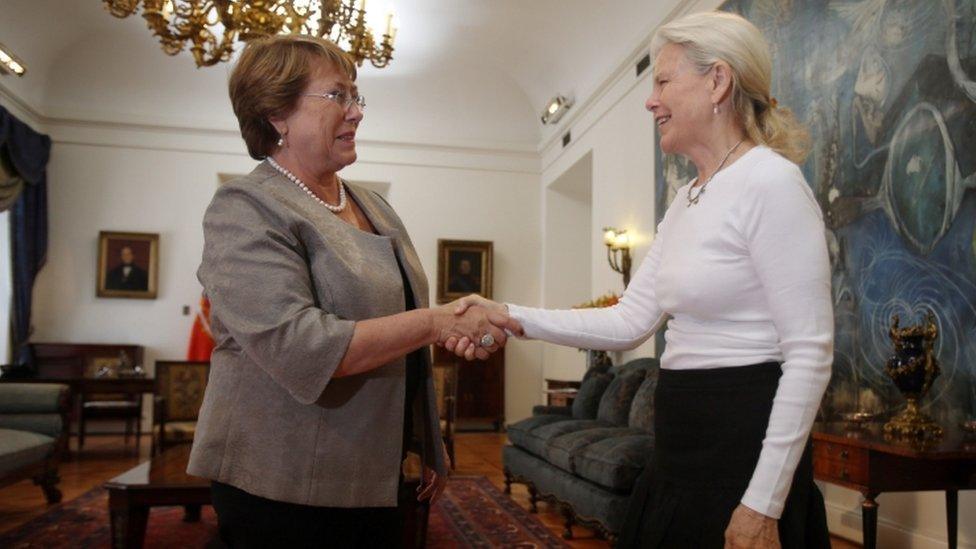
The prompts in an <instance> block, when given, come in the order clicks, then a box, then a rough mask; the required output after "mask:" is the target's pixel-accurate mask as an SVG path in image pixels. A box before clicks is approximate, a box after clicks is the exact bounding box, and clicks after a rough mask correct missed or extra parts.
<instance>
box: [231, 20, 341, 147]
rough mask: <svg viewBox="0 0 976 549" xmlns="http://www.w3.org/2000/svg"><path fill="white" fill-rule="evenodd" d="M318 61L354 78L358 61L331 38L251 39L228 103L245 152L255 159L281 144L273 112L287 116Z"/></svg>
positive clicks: (236, 71) (233, 75)
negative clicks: (235, 116) (273, 120)
mask: <svg viewBox="0 0 976 549" xmlns="http://www.w3.org/2000/svg"><path fill="white" fill-rule="evenodd" d="M314 61H325V62H327V63H330V64H332V65H333V66H334V67H335V68H337V69H339V70H340V71H342V72H344V73H346V75H347V76H349V78H351V79H352V80H356V65H355V63H353V61H352V59H351V58H350V57H349V55H348V54H346V52H344V51H342V50H341V49H340V48H339V46H336V45H335V43H333V42H332V41H330V40H326V39H324V38H317V37H314V36H308V35H304V34H279V35H275V36H268V37H263V38H256V39H254V40H251V41H250V42H248V44H247V46H246V47H245V48H244V51H243V52H242V53H241V58H240V59H239V60H238V61H237V65H236V66H235V67H234V70H233V72H231V75H230V82H229V85H228V88H229V91H230V102H231V105H233V107H234V114H235V115H237V121H238V123H239V124H240V126H241V137H243V138H244V143H246V144H247V152H248V153H250V155H251V157H252V158H254V159H256V160H262V159H264V158H266V157H268V156H270V155H271V153H272V152H274V150H275V148H276V147H277V144H276V143H277V142H278V138H279V137H280V136H279V135H278V131H277V130H276V129H275V127H274V126H273V125H271V122H270V119H271V118H272V117H275V116H287V114H288V113H290V112H291V111H292V110H293V109H294V108H295V105H296V104H297V103H298V98H299V96H300V94H301V93H302V91H303V90H304V89H305V87H306V86H307V85H308V81H309V78H311V75H312V70H313V69H314V68H315V64H314Z"/></svg>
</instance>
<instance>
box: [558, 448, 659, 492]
mask: <svg viewBox="0 0 976 549" xmlns="http://www.w3.org/2000/svg"><path fill="white" fill-rule="evenodd" d="M653 449H654V437H652V436H651V435H648V434H640V435H625V436H616V437H609V438H606V439H604V440H601V441H598V442H594V443H593V444H590V445H589V446H586V447H584V448H581V449H580V450H579V451H578V452H576V454H575V455H574V456H573V469H574V472H575V473H576V474H577V475H579V476H581V477H583V478H585V479H586V480H589V481H590V482H593V483H596V484H599V485H600V486H604V487H606V488H608V489H610V490H615V491H618V492H630V491H631V490H632V489H633V487H634V481H636V480H637V477H638V476H639V475H640V474H641V471H643V470H644V467H645V466H646V465H647V464H648V462H650V460H651V452H652V451H653Z"/></svg>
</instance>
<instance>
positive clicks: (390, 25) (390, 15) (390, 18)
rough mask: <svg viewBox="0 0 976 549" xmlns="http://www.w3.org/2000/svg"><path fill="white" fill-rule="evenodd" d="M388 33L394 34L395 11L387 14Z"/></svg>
mask: <svg viewBox="0 0 976 549" xmlns="http://www.w3.org/2000/svg"><path fill="white" fill-rule="evenodd" d="M386 34H387V35H389V36H393V12H392V11H391V12H389V13H387V14H386Z"/></svg>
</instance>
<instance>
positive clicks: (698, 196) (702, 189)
mask: <svg viewBox="0 0 976 549" xmlns="http://www.w3.org/2000/svg"><path fill="white" fill-rule="evenodd" d="M743 141H745V139H740V140H739V142H738V143H736V144H735V145H732V148H731V149H729V152H727V153H725V158H723V159H722V161H721V162H719V163H718V167H717V168H715V171H714V172H712V175H710V176H708V179H706V180H705V182H704V183H702V185H701V187H698V192H697V193H695V196H691V190H692V189H694V188H695V186H694V185H692V186H690V187H688V206H687V207H688V208H690V207H692V206H694V205H695V204H698V200H700V199H701V195H703V194H705V186H706V185H708V184H709V183H711V182H712V178H714V177H715V174H717V173H718V172H719V171H721V170H722V166H724V165H725V161H726V160H728V159H729V157H730V156H732V151H734V150H736V149H738V148H739V145H741V144H742V142H743Z"/></svg>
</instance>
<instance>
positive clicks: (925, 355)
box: [884, 313, 942, 438]
mask: <svg viewBox="0 0 976 549" xmlns="http://www.w3.org/2000/svg"><path fill="white" fill-rule="evenodd" d="M898 322H899V319H898V315H894V317H892V323H891V331H890V334H891V340H892V341H893V342H894V344H895V354H894V355H892V356H891V358H889V359H888V361H887V363H886V364H885V372H887V374H888V376H889V377H890V378H891V379H892V381H894V382H895V387H898V390H899V391H901V394H902V395H903V396H904V397H905V400H906V401H907V404H906V406H905V409H904V410H902V411H901V413H899V414H898V415H896V416H895V417H894V418H892V419H891V420H890V421H889V422H888V423H886V424H885V426H884V433H885V435H888V436H892V437H911V438H938V437H941V436H942V427H939V425H938V424H936V423H935V421H933V420H932V419H931V418H930V417H928V415H926V414H925V413H924V412H922V411H921V410H919V406H918V403H919V401H920V400H922V398H923V397H924V396H925V393H927V392H928V390H929V389H930V388H931V387H932V382H934V381H935V378H937V377H939V373H940V371H939V363H938V361H936V359H935V351H934V349H933V344H934V343H935V339H936V338H937V337H939V328H938V326H936V324H935V315H933V314H932V313H929V314H928V315H927V316H926V318H925V322H924V323H922V324H919V325H917V326H910V327H907V328H899V326H898Z"/></svg>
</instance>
